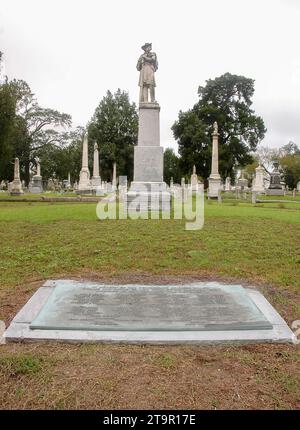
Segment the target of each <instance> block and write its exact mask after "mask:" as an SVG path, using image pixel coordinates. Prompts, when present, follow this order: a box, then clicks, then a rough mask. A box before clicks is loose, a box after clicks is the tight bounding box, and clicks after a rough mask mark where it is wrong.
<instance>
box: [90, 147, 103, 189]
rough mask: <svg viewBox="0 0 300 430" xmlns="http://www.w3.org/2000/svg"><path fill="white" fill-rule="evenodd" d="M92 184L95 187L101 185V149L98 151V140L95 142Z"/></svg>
mask: <svg viewBox="0 0 300 430" xmlns="http://www.w3.org/2000/svg"><path fill="white" fill-rule="evenodd" d="M92 186H93V187H100V186H101V177H100V173H99V151H98V144H97V143H96V142H95V144H94V164H93V176H92Z"/></svg>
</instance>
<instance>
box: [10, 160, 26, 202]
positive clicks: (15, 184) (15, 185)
mask: <svg viewBox="0 0 300 430" xmlns="http://www.w3.org/2000/svg"><path fill="white" fill-rule="evenodd" d="M21 194H24V192H23V189H22V183H21V181H20V162H19V159H18V158H15V164H14V180H13V181H12V183H11V189H10V195H11V196H20V195H21Z"/></svg>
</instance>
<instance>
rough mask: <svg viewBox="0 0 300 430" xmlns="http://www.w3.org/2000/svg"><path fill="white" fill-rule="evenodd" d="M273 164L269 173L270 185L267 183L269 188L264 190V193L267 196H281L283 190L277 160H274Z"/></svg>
mask: <svg viewBox="0 0 300 430" xmlns="http://www.w3.org/2000/svg"><path fill="white" fill-rule="evenodd" d="M273 166H274V170H273V172H272V173H271V174H270V185H269V188H268V189H267V190H266V194H267V195H268V196H283V195H284V190H283V189H282V185H281V175H280V172H279V162H278V161H274V163H273Z"/></svg>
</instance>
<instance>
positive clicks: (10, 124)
mask: <svg viewBox="0 0 300 430" xmlns="http://www.w3.org/2000/svg"><path fill="white" fill-rule="evenodd" d="M15 111H16V102H15V99H14V97H13V95H12V94H11V91H10V87H9V85H8V84H7V82H6V83H4V84H3V85H0V179H4V178H10V179H11V175H12V171H13V167H12V164H11V162H12V160H13V156H14V149H13V144H12V143H13V135H14V131H15V130H14V129H15V125H16V114H15Z"/></svg>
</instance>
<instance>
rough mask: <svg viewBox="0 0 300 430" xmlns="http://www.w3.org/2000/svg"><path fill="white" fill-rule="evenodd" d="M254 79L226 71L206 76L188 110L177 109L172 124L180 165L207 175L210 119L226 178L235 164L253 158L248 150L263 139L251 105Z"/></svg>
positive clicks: (263, 128) (210, 147)
mask: <svg viewBox="0 0 300 430" xmlns="http://www.w3.org/2000/svg"><path fill="white" fill-rule="evenodd" d="M253 94H254V80H253V79H249V78H245V77H244V76H238V75H232V74H230V73H226V74H224V75H222V76H220V77H218V78H215V79H209V80H208V81H206V85H205V86H204V87H202V86H200V87H199V89H198V95H199V101H198V103H196V104H195V105H194V107H193V108H192V109H190V110H188V111H187V112H182V111H180V112H179V116H178V120H177V121H176V122H175V123H174V125H173V126H172V130H173V134H174V137H175V139H176V140H177V141H178V145H179V154H180V155H181V168H182V170H183V171H184V172H187V173H189V174H190V173H191V172H192V168H193V165H194V164H195V165H196V167H197V172H199V174H200V175H201V176H202V177H203V178H207V177H208V176H209V174H210V169H211V152H212V137H211V134H212V132H213V123H214V121H217V122H218V126H219V134H220V135H219V169H220V174H221V176H222V177H223V179H225V177H226V176H231V177H233V176H234V167H235V166H237V165H239V166H241V167H242V166H245V165H247V164H249V163H251V162H252V156H251V152H253V151H255V150H256V147H257V145H258V143H259V142H260V141H261V140H262V139H263V137H264V135H265V132H266V128H265V126H264V122H263V120H262V118H261V117H259V116H256V115H255V113H254V111H253V110H252V109H251V105H252V100H251V99H252V97H253Z"/></svg>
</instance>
